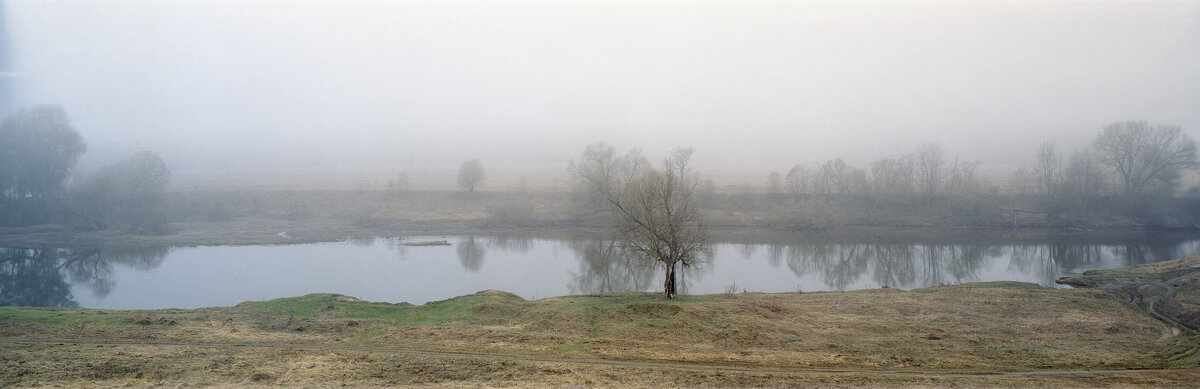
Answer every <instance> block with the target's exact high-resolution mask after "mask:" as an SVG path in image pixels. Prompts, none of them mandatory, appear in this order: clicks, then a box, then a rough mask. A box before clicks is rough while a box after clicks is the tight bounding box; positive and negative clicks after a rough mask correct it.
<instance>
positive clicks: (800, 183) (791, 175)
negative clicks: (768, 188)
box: [784, 165, 808, 195]
mask: <svg viewBox="0 0 1200 389" xmlns="http://www.w3.org/2000/svg"><path fill="white" fill-rule="evenodd" d="M784 180H786V181H787V188H788V193H791V194H792V195H798V194H800V192H802V191H804V185H805V182H807V181H808V170H807V169H805V168H804V166H800V165H796V166H792V169H791V170H788V173H787V176H786V177H785V178H784Z"/></svg>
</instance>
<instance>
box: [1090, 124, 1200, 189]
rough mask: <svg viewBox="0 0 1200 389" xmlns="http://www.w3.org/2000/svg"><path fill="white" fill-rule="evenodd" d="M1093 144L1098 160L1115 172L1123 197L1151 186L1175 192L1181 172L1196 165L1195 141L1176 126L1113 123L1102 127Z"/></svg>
mask: <svg viewBox="0 0 1200 389" xmlns="http://www.w3.org/2000/svg"><path fill="white" fill-rule="evenodd" d="M1092 145H1093V146H1094V147H1095V148H1096V152H1097V154H1098V155H1097V156H1096V157H1097V161H1098V162H1099V163H1100V164H1102V165H1104V166H1107V167H1109V168H1110V169H1112V170H1113V172H1114V173H1116V176H1117V179H1118V180H1119V181H1120V183H1121V191H1122V193H1123V194H1125V195H1126V196H1137V195H1141V194H1142V193H1143V192H1144V191H1146V190H1147V189H1148V188H1150V187H1152V186H1157V187H1158V188H1159V189H1161V190H1162V191H1163V192H1167V193H1169V192H1171V191H1174V190H1175V189H1176V187H1177V186H1178V181H1179V173H1180V171H1181V170H1183V169H1187V168H1192V167H1194V166H1196V141H1195V140H1192V138H1191V137H1190V136H1187V134H1184V133H1183V132H1182V131H1180V129H1179V126H1175V125H1164V124H1160V125H1158V126H1151V125H1150V123H1149V122H1147V121H1145V120H1137V121H1134V120H1131V121H1124V122H1116V123H1112V124H1109V125H1107V126H1104V127H1103V131H1101V133H1100V135H1099V136H1097V137H1096V140H1095V141H1093V142H1092Z"/></svg>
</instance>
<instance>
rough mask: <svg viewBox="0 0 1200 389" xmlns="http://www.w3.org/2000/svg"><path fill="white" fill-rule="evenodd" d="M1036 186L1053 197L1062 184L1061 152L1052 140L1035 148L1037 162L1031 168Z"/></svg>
mask: <svg viewBox="0 0 1200 389" xmlns="http://www.w3.org/2000/svg"><path fill="white" fill-rule="evenodd" d="M1033 174H1034V175H1035V176H1036V177H1037V181H1038V182H1037V183H1038V187H1039V188H1040V189H1041V190H1042V193H1043V194H1045V195H1046V196H1051V197H1053V196H1054V195H1055V194H1057V192H1058V190H1059V188H1060V187H1061V186H1062V180H1063V177H1062V154H1060V153H1059V152H1058V149H1057V148H1056V147H1055V146H1054V142H1048V141H1047V142H1042V144H1040V145H1038V148H1037V164H1036V166H1034V168H1033Z"/></svg>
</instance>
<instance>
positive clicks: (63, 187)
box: [0, 106, 171, 232]
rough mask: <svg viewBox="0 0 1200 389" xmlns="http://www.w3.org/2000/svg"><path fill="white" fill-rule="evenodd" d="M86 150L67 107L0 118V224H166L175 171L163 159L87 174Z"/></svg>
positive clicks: (146, 156) (141, 227)
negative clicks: (81, 167)
mask: <svg viewBox="0 0 1200 389" xmlns="http://www.w3.org/2000/svg"><path fill="white" fill-rule="evenodd" d="M86 151H87V144H86V143H85V142H84V140H83V138H82V137H81V136H80V135H79V132H78V131H76V130H75V128H74V127H72V125H71V120H70V118H69V117H68V116H67V113H66V111H65V110H63V108H62V107H58V106H36V107H31V108H27V109H23V110H20V111H17V112H16V113H14V114H12V115H10V116H8V117H7V118H5V119H4V121H3V123H2V124H0V225H4V226H28V225H35V224H43V223H65V224H71V225H74V226H75V227H76V228H77V229H82V230H92V229H100V228H113V227H120V228H128V229H132V230H135V231H139V232H160V231H162V230H163V229H164V228H166V216H165V211H164V209H163V208H164V207H163V197H164V193H165V191H166V188H167V185H168V183H169V182H170V177H171V172H170V170H169V169H168V168H167V166H166V163H164V162H163V160H162V159H161V158H159V157H158V156H157V155H155V154H154V153H151V152H142V153H139V154H137V155H135V156H133V157H130V158H128V159H126V160H123V161H121V162H118V163H116V164H114V165H111V166H107V167H105V168H103V169H100V171H98V172H96V173H94V174H91V175H87V176H84V175H80V174H78V172H76V171H75V165H76V163H77V162H78V161H79V157H80V156H81V155H83V153H84V152H86ZM70 178H74V179H73V180H69V179H70ZM68 182H72V183H73V184H68Z"/></svg>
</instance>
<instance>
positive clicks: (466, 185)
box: [458, 158, 484, 193]
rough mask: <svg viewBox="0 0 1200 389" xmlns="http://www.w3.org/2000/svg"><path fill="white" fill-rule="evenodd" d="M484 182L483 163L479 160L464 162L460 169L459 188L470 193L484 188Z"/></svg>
mask: <svg viewBox="0 0 1200 389" xmlns="http://www.w3.org/2000/svg"><path fill="white" fill-rule="evenodd" d="M483 180H484V175H483V162H479V159H478V158H476V159H472V160H470V161H467V162H463V164H462V167H460V168H458V187H459V188H460V189H462V190H465V191H467V192H468V193H471V192H475V189H478V188H479V187H480V186H483Z"/></svg>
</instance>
